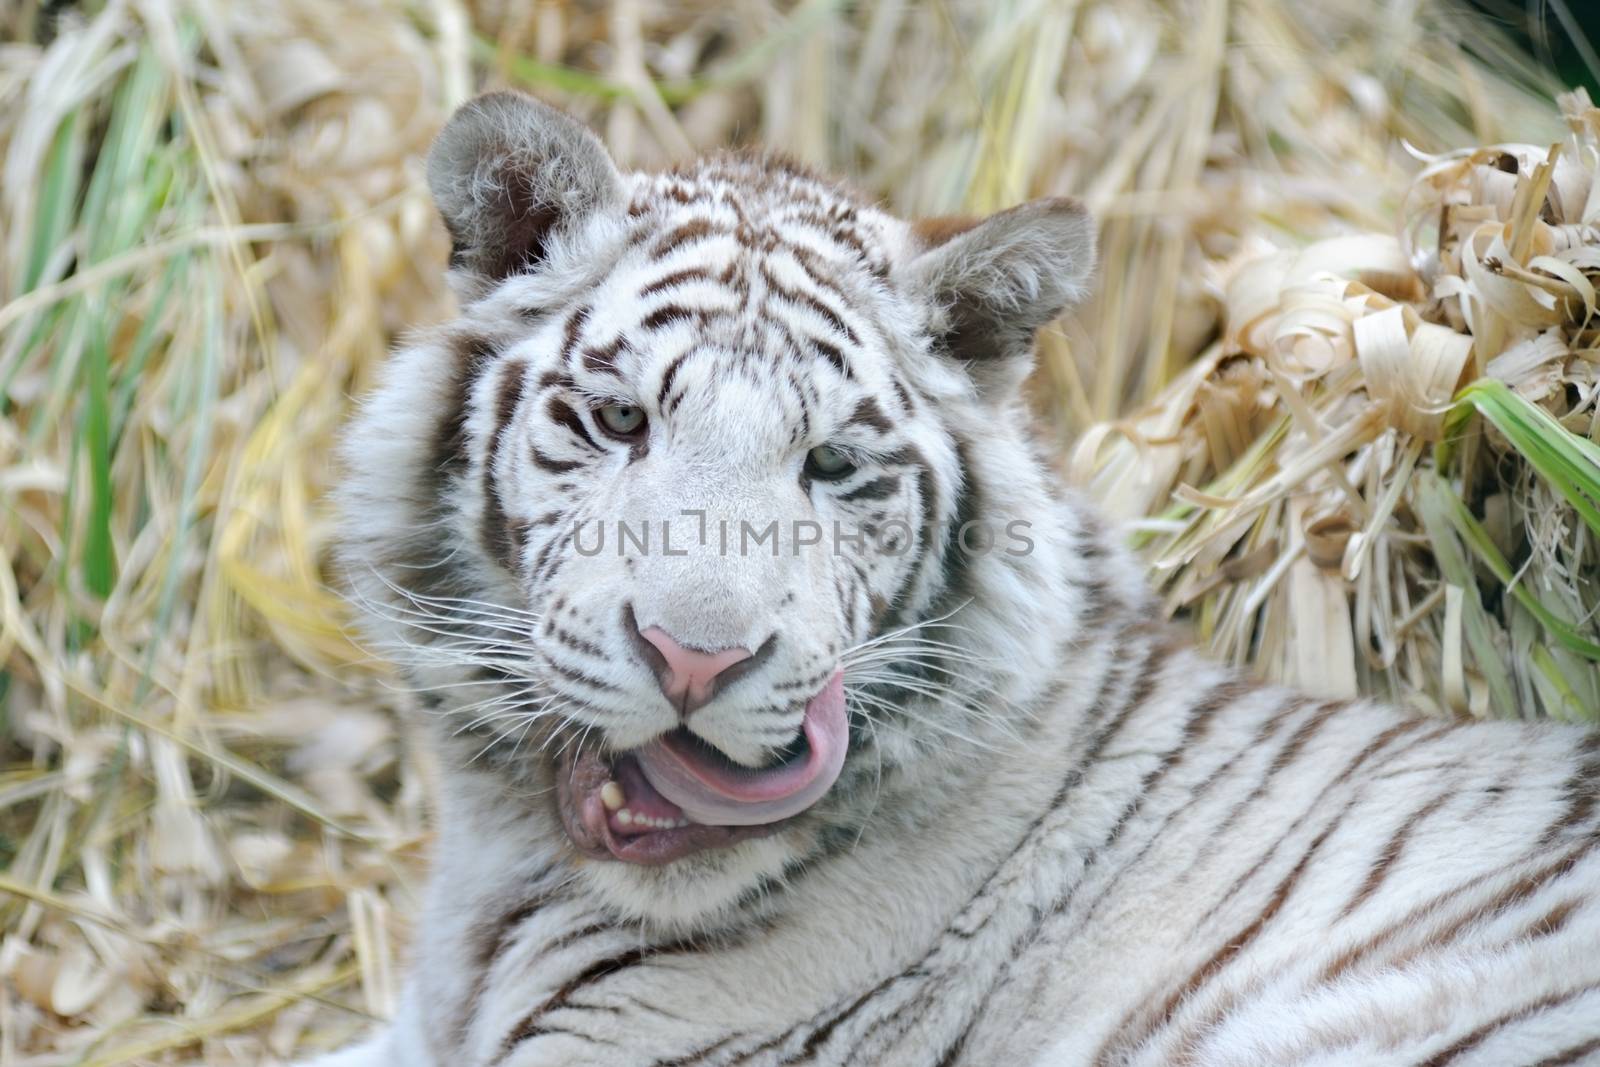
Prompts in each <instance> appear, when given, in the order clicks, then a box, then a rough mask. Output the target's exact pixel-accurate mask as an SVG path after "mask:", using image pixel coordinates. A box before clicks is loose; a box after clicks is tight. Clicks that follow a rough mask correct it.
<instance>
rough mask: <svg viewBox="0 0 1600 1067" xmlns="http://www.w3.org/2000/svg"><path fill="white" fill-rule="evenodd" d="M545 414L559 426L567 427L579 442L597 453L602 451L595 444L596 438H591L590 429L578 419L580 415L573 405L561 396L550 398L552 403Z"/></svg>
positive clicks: (547, 406)
mask: <svg viewBox="0 0 1600 1067" xmlns="http://www.w3.org/2000/svg"><path fill="white" fill-rule="evenodd" d="M545 412H546V413H547V414H548V415H549V416H550V419H551V421H553V422H555V423H556V424H557V425H559V426H564V427H566V428H567V429H568V430H570V431H571V432H572V434H573V436H575V437H577V438H578V440H580V441H582V442H583V443H584V444H586V445H588V446H589V447H590V448H592V449H594V450H595V451H597V452H598V451H600V450H601V449H600V446H599V445H598V444H596V443H595V440H594V438H593V437H591V436H589V430H588V427H586V426H584V424H583V420H582V419H581V418H579V417H578V413H577V412H576V411H574V410H573V409H572V405H571V404H568V403H567V402H566V401H565V400H563V399H561V398H560V397H559V396H553V397H551V398H550V403H549V404H547V405H546V406H545Z"/></svg>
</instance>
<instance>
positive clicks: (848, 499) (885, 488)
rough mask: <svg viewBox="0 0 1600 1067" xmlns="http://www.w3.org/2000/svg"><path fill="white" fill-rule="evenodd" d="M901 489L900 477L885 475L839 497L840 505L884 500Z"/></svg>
mask: <svg viewBox="0 0 1600 1067" xmlns="http://www.w3.org/2000/svg"><path fill="white" fill-rule="evenodd" d="M899 488H900V477H899V476H898V475H894V474H885V475H883V476H881V477H878V478H874V479H872V480H871V481H868V482H862V483H861V484H860V485H858V486H856V487H855V488H854V489H852V490H850V491H849V492H847V493H843V494H841V495H840V496H839V501H840V503H844V504H850V503H853V502H855V501H857V500H882V499H884V498H885V497H889V496H893V495H894V493H895V492H896V491H897V490H898V489H899Z"/></svg>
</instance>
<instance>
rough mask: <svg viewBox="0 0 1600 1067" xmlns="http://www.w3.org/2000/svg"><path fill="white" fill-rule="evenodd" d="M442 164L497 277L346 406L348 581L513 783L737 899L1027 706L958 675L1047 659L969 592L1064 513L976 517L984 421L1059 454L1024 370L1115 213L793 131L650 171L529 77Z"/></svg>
mask: <svg viewBox="0 0 1600 1067" xmlns="http://www.w3.org/2000/svg"><path fill="white" fill-rule="evenodd" d="M428 177H429V182H430V186H431V188H432V190H433V193H434V196H435V200H436V202H437V204H438V206H439V209H440V212H441V215H442V216H443V218H444V221H445V223H446V226H447V227H448V229H449V230H450V233H451V236H452V238H453V241H454V253H453V257H452V266H453V271H452V278H453V281H454V283H455V284H456V287H457V289H458V292H459V293H460V294H461V296H462V298H463V302H464V305H465V309H464V312H463V314H462V317H461V319H460V320H459V321H458V322H456V323H455V324H452V325H451V326H450V327H448V328H447V329H446V330H445V331H444V332H443V333H442V334H441V335H440V336H438V337H437V338H435V339H434V340H433V341H432V342H429V343H424V344H420V345H416V346H413V347H412V348H410V349H407V350H406V351H404V352H402V353H401V354H400V355H399V356H398V357H397V358H396V360H395V361H393V363H392V364H391V366H390V368H389V370H388V374H387V377H386V379H385V381H384V384H383V385H382V386H381V387H380V388H379V390H378V391H377V393H376V394H375V397H374V398H373V400H372V401H370V402H369V404H368V405H367V407H366V409H365V411H364V414H363V416H362V417H361V418H360V420H359V421H358V423H357V425H356V428H355V430H354V431H353V432H352V434H351V436H350V438H349V445H348V449H347V458H348V460H349V463H350V466H351V468H352V471H353V474H354V477H353V478H352V488H351V489H350V490H349V491H348V492H347V493H346V496H345V501H344V516H345V524H346V537H345V541H346V546H347V553H346V554H347V558H348V560H349V561H350V563H351V564H352V566H351V568H350V570H351V579H352V582H353V583H354V585H355V588H356V590H357V593H358V594H360V595H361V596H362V598H363V601H364V602H365V603H366V604H368V605H369V606H370V607H371V609H372V610H371V616H372V619H371V625H372V627H373V629H374V630H375V632H376V633H377V635H378V637H379V638H380V640H385V641H387V643H388V644H389V646H390V647H392V648H395V649H397V652H396V653H395V655H396V658H397V659H399V660H400V661H401V665H402V666H403V667H405V668H406V669H407V670H408V673H409V674H410V675H411V677H412V678H413V679H414V680H415V682H416V683H417V688H418V690H419V692H420V693H422V694H423V696H424V702H425V703H428V704H430V705H431V710H432V711H433V712H435V714H434V715H433V716H432V719H433V720H434V721H436V722H437V723H439V725H440V726H441V730H440V731H439V736H440V737H441V738H443V739H444V743H445V745H446V748H447V751H448V752H450V753H452V754H454V755H455V756H458V757H460V758H458V759H456V760H455V761H454V766H456V767H457V768H459V774H460V775H461V776H463V779H466V778H470V777H471V776H477V777H475V778H471V780H472V781H476V782H478V783H479V785H478V789H479V793H480V796H482V795H493V794H494V793H495V792H496V791H497V790H498V791H499V794H500V795H499V799H498V801H497V802H498V803H499V804H502V805H503V804H524V803H525V804H526V805H527V809H528V818H529V819H531V820H535V821H541V825H547V826H548V830H549V833H548V835H547V836H548V839H549V840H550V841H551V842H553V850H554V852H555V853H556V854H557V855H558V856H560V857H565V860H566V861H569V862H571V863H572V865H573V868H574V870H575V872H576V875H577V877H579V878H580V879H583V880H586V881H587V882H588V883H589V884H590V885H591V886H592V887H593V888H594V889H595V890H596V891H597V892H598V893H600V894H601V895H602V896H603V897H604V898H605V899H607V900H608V901H609V902H610V903H612V904H613V905H615V906H616V907H618V908H619V909H621V910H623V911H625V912H628V913H631V914H634V915H637V916H641V917H646V918H653V919H657V920H664V921H670V922H693V921H695V920H696V919H697V918H702V917H704V916H705V915H707V914H709V913H713V912H716V911H719V910H726V909H727V908H728V907H730V906H732V905H733V904H736V903H737V902H739V901H740V900H743V899H747V898H749V896H750V895H751V894H752V893H756V894H760V893H764V892H766V891H767V890H769V889H770V887H771V886H772V885H774V884H776V883H778V882H780V881H781V880H782V879H784V878H785V877H786V876H787V874H788V873H789V872H791V871H793V870H794V869H796V868H797V867H798V866H801V865H804V864H806V863H808V862H813V861H815V860H816V859H817V858H818V857H819V856H820V855H822V854H825V853H826V851H827V850H828V849H830V848H835V847H839V845H840V842H843V841H847V840H849V839H850V838H853V837H854V836H855V835H857V834H859V833H860V832H861V831H862V829H863V827H864V825H865V823H866V820H867V818H868V816H869V814H870V812H871V810H872V809H873V808H874V807H875V806H877V805H881V804H882V803H884V802H885V797H886V795H887V796H888V797H890V798H891V799H892V797H893V795H894V794H895V791H896V789H897V788H899V787H900V785H901V784H902V780H904V781H905V782H911V781H915V780H918V775H917V774H916V773H912V772H913V770H914V768H916V767H917V766H918V765H919V763H920V764H926V763H927V761H929V760H934V759H937V758H938V757H939V756H940V755H941V754H943V755H946V756H948V755H949V748H950V746H949V745H948V744H946V743H945V742H946V741H947V740H948V738H949V737H971V736H975V735H981V734H983V733H984V732H985V730H986V729H988V728H990V727H991V726H995V725H996V724H994V723H992V722H991V721H990V720H989V719H986V718H985V717H984V716H983V715H981V714H979V713H978V712H977V711H975V710H974V709H971V708H968V709H966V710H965V711H964V710H963V707H962V701H961V700H959V699H956V698H954V697H953V696H952V693H953V692H954V691H955V690H956V689H958V688H960V687H959V686H955V685H954V684H953V682H954V680H955V679H957V678H959V679H961V680H962V682H963V684H965V685H968V686H976V687H977V688H979V689H982V688H984V687H985V686H988V687H990V688H1003V687H1004V683H1003V681H1001V680H1000V679H1003V678H1004V676H1005V675H1006V673H1007V672H1008V670H1010V669H1013V668H1014V666H1015V665H1014V664H1007V663H1005V662H999V661H994V660H993V657H991V659H990V661H987V662H986V661H984V659H983V656H982V655H981V654H980V653H979V652H978V651H976V650H975V649H974V648H973V647H971V645H970V644H969V643H967V642H965V641H964V640H963V639H962V638H961V637H960V636H959V633H960V629H961V627H960V626H959V622H960V615H961V612H963V611H964V610H967V608H968V607H969V605H972V604H973V602H974V601H975V600H982V595H981V594H982V590H983V589H984V587H985V586H986V585H990V584H994V583H997V582H1007V581H1010V582H1015V581H1018V580H1022V576H1025V575H1026V574H1027V573H1028V571H1027V569H1026V567H1027V565H1026V564H1024V563H1022V562H1020V561H1021V560H1022V559H1024V558H1026V557H1028V556H1029V555H1031V554H1032V553H1033V552H1035V551H1037V550H1038V548H1039V546H1038V545H1036V544H1035V543H1034V542H1032V541H1031V540H1030V538H1029V537H1028V536H1027V532H1026V531H1027V528H1028V522H1027V519H1028V516H1027V515H1026V514H1007V513H1002V512H999V511H997V510H995V509H993V507H992V505H993V504H994V503H995V502H996V501H1003V500H1004V499H1005V492H1004V490H1003V489H1001V490H1000V491H998V492H997V491H994V490H990V491H988V492H985V493H984V494H983V498H984V502H985V503H986V504H988V505H991V507H990V509H989V513H980V511H979V508H978V504H977V501H978V497H979V486H980V485H981V484H982V479H981V478H980V474H979V471H978V467H979V466H980V463H979V462H978V461H977V460H976V459H975V457H974V456H973V455H972V452H973V445H972V442H973V441H974V440H976V439H978V438H979V437H980V436H981V437H983V438H985V439H992V440H993V441H999V442H1001V443H1002V445H1001V446H1000V447H998V448H997V447H995V446H993V445H992V444H991V445H990V446H989V447H987V448H986V457H987V458H986V460H985V461H984V462H986V463H987V464H988V465H989V466H991V467H995V466H1003V465H1005V464H1006V463H1014V464H1015V465H1016V466H1017V468H1018V469H1019V470H1025V471H1028V472H1031V471H1032V470H1033V462H1032V458H1031V456H1029V455H1028V454H1027V451H1026V445H1025V443H1024V441H1023V437H1022V434H1021V432H1020V430H1019V429H1018V428H1017V427H1018V426H1019V425H1020V423H1021V422H1022V419H1021V418H1020V416H1019V415H1018V413H1017V409H1018V407H1019V405H1018V400H1017V393H1018V386H1019V383H1020V380H1021V378H1022V376H1023V375H1024V374H1025V373H1026V370H1027V355H1028V351H1029V349H1030V348H1031V344H1032V339H1033V335H1034V333H1035V331H1036V329H1037V328H1038V327H1039V326H1040V325H1041V324H1043V323H1044V322H1046V321H1048V320H1049V319H1050V318H1053V317H1054V316H1055V315H1056V314H1058V313H1059V312H1060V311H1061V310H1062V309H1063V307H1065V306H1066V305H1067V304H1068V303H1069V302H1070V301H1071V300H1072V299H1073V298H1074V297H1075V296H1076V295H1077V293H1078V292H1079V290H1080V289H1081V286H1082V284H1083V282H1084V279H1085V276H1086V274H1087V271H1088V268H1089V265H1090V263H1091V262H1092V258H1093V256H1092V233H1091V228H1090V226H1089V223H1088V220H1087V218H1086V216H1085V215H1084V213H1083V212H1082V210H1081V209H1080V208H1078V207H1077V206H1076V205H1075V204H1073V203H1071V202H1068V201H1059V200H1057V201H1039V202H1035V203H1031V204H1027V205H1024V206H1022V207H1020V208H1015V209H1012V210H1011V211H1008V212H1003V213H1001V214H999V215H996V216H993V217H991V218H989V219H987V220H983V221H981V222H960V223H954V224H951V223H940V224H937V225H933V226H928V225H924V226H917V225H914V224H908V223H906V222H903V221H901V220H899V219H896V218H894V217H892V216H890V215H888V214H886V213H884V212H882V211H880V210H877V209H875V208H873V207H871V206H869V205H867V204H864V203H862V202H860V201H858V200H857V199H856V198H855V197H853V196H851V195H849V194H848V193H846V192H843V191H841V190H840V189H839V188H837V187H835V186H834V185H832V184H830V183H827V182H825V181H823V180H821V179H818V178H816V177H814V176H812V175H810V174H808V173H806V172H805V171H804V170H802V169H800V168H798V167H795V166H793V165H790V164H787V163H784V162H781V161H775V160H770V159H768V160H753V159H739V158H725V159H717V160H711V161H706V162H702V163H699V164H697V165H695V166H692V167H688V168H685V169H682V170H679V171H675V172H671V173H667V174H660V175H623V174H622V173H620V172H619V171H618V169H617V168H616V167H615V165H614V164H613V163H612V161H611V159H610V158H609V156H608V155H607V154H606V152H605V150H604V149H603V147H602V146H601V145H600V144H599V142H598V141H597V140H596V139H595V138H594V137H593V136H592V135H591V134H589V133H588V131H586V130H585V129H583V128H582V127H581V126H580V125H578V124H577V123H575V122H574V121H573V120H571V119H569V118H567V117H566V116H564V115H561V114H559V113H557V112H555V111H552V110H550V109H549V108H546V107H544V106H542V105H539V104H537V103H535V102H533V101H532V100H530V99H528V98H525V97H522V96H518V95H514V94H493V95H490V96H486V97H482V98H479V99H478V100H476V101H474V102H472V103H471V104H469V105H467V106H466V107H464V108H463V109H462V110H461V111H459V112H458V113H457V115H456V116H455V118H453V119H452V120H451V122H450V124H449V125H448V126H447V127H446V129H445V130H444V132H443V133H442V134H441V135H440V138H439V140H438V142H437V144H436V145H435V148H434V150H433V153H432V155H431V157H430V159H429V168H428ZM1017 477H1019V478H1021V479H1022V480H1024V481H1026V480H1027V479H1028V478H1030V477H1032V475H1031V473H1025V474H1022V475H1018V476H1017ZM1003 480H1004V479H1003V478H1002V479H996V481H1003ZM1047 551H1048V546H1047ZM980 611H981V608H980ZM940 627H948V628H946V629H941V628H940ZM463 694H465V695H463ZM999 725H1001V726H1003V724H999ZM924 770H925V768H924ZM485 791H486V792H485Z"/></svg>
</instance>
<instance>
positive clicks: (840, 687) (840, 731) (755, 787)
mask: <svg viewBox="0 0 1600 1067" xmlns="http://www.w3.org/2000/svg"><path fill="white" fill-rule="evenodd" d="M802 729H804V730H805V735H806V745H807V746H808V748H809V751H808V752H807V753H806V756H805V759H803V760H800V761H797V762H795V763H792V764H789V765H787V766H783V767H776V768H774V769H772V770H763V771H754V770H748V769H746V768H744V767H740V766H737V765H736V764H733V763H730V762H728V761H727V760H714V759H711V758H708V756H707V755H706V754H705V753H704V752H701V751H699V750H698V749H697V748H696V747H695V746H694V745H692V744H690V743H686V742H685V741H684V740H683V739H681V738H677V737H674V736H672V735H670V734H669V735H668V736H666V737H663V738H661V739H659V740H656V741H652V742H651V743H650V744H648V745H646V746H645V747H644V748H642V749H640V750H639V751H638V753H637V757H638V760H639V767H640V769H642V770H643V771H644V776H645V778H646V779H647V780H648V781H649V782H650V784H651V785H652V786H654V787H655V789H656V792H658V793H660V794H661V795H662V796H664V797H666V798H667V799H668V800H670V801H671V802H672V803H674V804H676V805H677V806H678V807H680V808H682V809H683V813H684V814H685V815H687V816H688V817H689V818H690V819H692V820H693V821H695V822H697V823H700V824H702V825H705V826H761V825H764V824H766V823H770V822H777V821H778V820H779V819H787V818H788V817H789V816H791V815H798V814H800V813H801V812H802V811H805V810H806V809H807V808H809V807H810V806H811V805H813V804H815V803H816V802H817V801H818V800H821V799H822V795H823V794H824V793H826V792H827V791H828V788H829V787H830V786H832V785H833V783H834V780H835V779H837V778H838V777H839V771H840V770H841V769H842V768H843V767H844V756H845V750H846V749H847V748H848V747H849V744H850V731H849V724H848V722H847V721H846V718H845V711H844V672H843V671H840V672H837V673H835V674H834V676H833V677H832V678H830V679H829V680H828V684H827V686H826V687H825V688H824V689H823V690H822V692H820V693H818V694H817V695H816V696H814V697H812V698H811V700H810V701H809V702H808V703H807V704H806V717H805V723H804V726H803V727H802Z"/></svg>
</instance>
